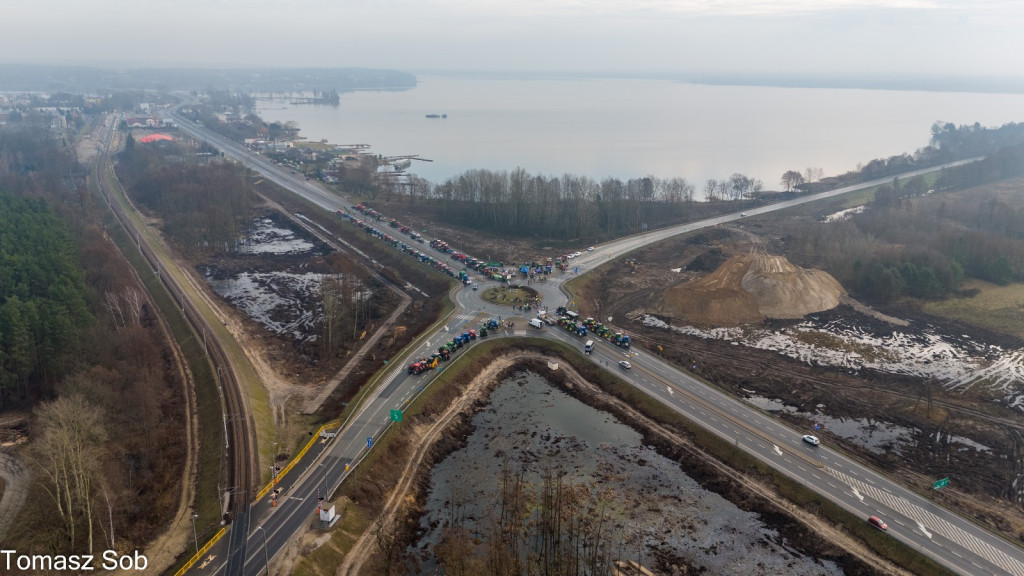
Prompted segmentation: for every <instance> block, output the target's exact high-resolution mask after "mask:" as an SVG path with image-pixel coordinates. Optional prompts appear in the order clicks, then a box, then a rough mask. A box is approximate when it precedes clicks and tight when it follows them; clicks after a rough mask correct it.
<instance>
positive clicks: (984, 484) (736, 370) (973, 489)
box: [236, 208, 1024, 559]
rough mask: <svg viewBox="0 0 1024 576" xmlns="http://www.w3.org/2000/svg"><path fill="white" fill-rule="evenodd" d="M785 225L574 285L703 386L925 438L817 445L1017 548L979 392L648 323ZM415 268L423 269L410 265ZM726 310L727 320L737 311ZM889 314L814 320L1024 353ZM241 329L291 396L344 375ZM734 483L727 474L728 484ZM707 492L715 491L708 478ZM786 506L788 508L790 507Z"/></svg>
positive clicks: (713, 236) (1011, 421)
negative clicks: (671, 298)
mask: <svg viewBox="0 0 1024 576" xmlns="http://www.w3.org/2000/svg"><path fill="white" fill-rule="evenodd" d="M291 210H292V211H295V210H296V209H295V208H291ZM395 216H397V217H399V218H400V219H403V221H405V219H407V218H408V216H406V217H403V216H402V214H400V213H396V214H395ZM337 225H339V226H340V225H341V224H340V223H338V224H337ZM784 226H785V222H783V221H781V220H780V221H779V222H778V223H776V224H774V225H772V226H771V227H769V226H766V225H761V226H754V227H752V226H750V225H749V224H747V225H746V227H745V228H744V229H729V228H715V229H711V230H707V231H704V232H701V233H698V234H696V235H694V236H690V237H680V238H677V239H674V240H671V241H667V242H663V243H660V244H658V245H656V246H652V247H649V248H646V249H643V250H641V251H638V252H636V253H633V254H630V255H628V257H629V258H631V259H633V262H634V263H633V264H626V263H624V261H623V260H621V259H620V260H617V261H613V262H612V263H610V264H608V265H606V266H605V267H603V268H602V269H600V270H598V271H597V272H595V273H594V274H593V275H591V276H589V277H587V278H584V281H582V282H580V283H579V284H578V285H577V286H575V288H574V289H575V290H576V297H577V302H578V304H579V307H580V311H581V312H582V313H583V315H593V316H595V317H598V318H601V319H602V320H603V319H605V318H607V317H611V318H612V321H611V324H612V325H613V326H615V327H617V328H619V329H622V330H624V331H626V332H628V333H629V334H631V335H633V336H634V346H637V347H642V348H645V349H647V350H651V351H656V352H657V353H660V354H661V355H663V356H664V357H666V358H668V359H671V360H673V361H674V362H676V363H677V364H678V365H679V366H684V367H691V366H694V365H696V372H697V373H698V374H699V375H700V376H702V377H704V378H705V379H707V380H708V381H710V382H712V383H713V384H715V385H717V386H719V387H721V388H723V389H725V390H729V391H730V392H732V393H734V394H736V395H737V396H751V395H757V396H762V397H765V398H769V399H773V400H777V401H779V402H781V403H782V404H785V405H787V406H794V407H815V408H818V407H820V408H821V409H825V410H827V411H828V413H829V416H831V417H833V418H851V419H858V418H867V419H869V420H870V419H874V420H878V421H885V422H891V423H896V424H899V425H901V426H904V427H906V428H908V429H911V430H914V431H916V435H915V442H914V443H912V444H909V445H904V446H902V447H901V450H900V451H899V452H898V453H882V454H879V453H877V452H874V451H872V450H869V449H866V448H864V447H862V446H860V445H858V444H856V443H853V442H848V441H846V440H844V439H842V438H840V437H838V436H836V435H833V434H831V433H830V432H829V431H828V430H824V431H822V432H821V433H820V434H819V435H820V436H822V438H823V441H824V442H827V443H829V444H830V445H834V446H837V447H841V448H843V449H844V450H846V451H847V452H850V453H852V454H855V455H857V456H860V457H861V458H863V459H864V460H866V461H868V462H871V463H872V464H874V465H876V466H878V467H879V468H882V469H885V470H886V471H888V472H890V473H892V474H893V475H895V476H898V477H900V478H902V479H904V481H906V482H907V483H908V484H909V485H911V486H913V487H915V488H918V489H920V490H921V491H922V492H926V491H928V489H930V487H931V483H932V481H933V480H934V479H935V477H936V474H941V475H942V476H950V477H951V478H954V479H963V480H962V481H956V482H954V485H952V486H951V487H950V488H951V489H949V490H944V491H942V492H936V493H934V494H932V497H933V498H935V499H937V500H938V501H940V502H942V503H943V504H945V505H947V506H950V507H953V508H955V509H958V510H961V511H962V512H964V513H965V514H966V515H968V516H971V517H973V518H977V519H978V520H979V521H982V522H985V523H986V524H988V525H990V526H992V527H993V528H994V529H996V530H999V531H1000V532H1002V533H1003V534H1005V535H1006V536H1007V537H1009V538H1012V539H1018V540H1020V539H1022V538H1024V513H1022V511H1021V507H1020V503H1019V501H1018V500H1017V499H1016V495H1015V494H1013V493H1012V490H1011V484H1012V482H1013V479H1014V478H1015V477H1017V476H1020V475H1021V472H1022V471H1021V470H1020V467H1021V466H1022V464H1021V462H1022V461H1024V439H1022V437H1021V432H1020V419H1019V415H1015V414H1014V413H1013V412H1012V411H1008V410H1005V409H1002V408H1000V407H999V406H995V405H993V404H992V403H991V402H990V401H988V399H987V398H986V397H984V395H982V394H980V393H979V392H978V391H972V392H969V393H948V392H946V391H945V390H943V388H942V387H941V386H925V385H923V383H922V380H921V379H920V378H915V377H911V376H905V375H894V374H886V373H881V372H876V371H871V370H863V371H859V372H857V373H855V374H852V373H850V372H849V371H848V370H843V369H837V368H834V367H825V366H817V365H812V364H808V363H806V362H800V361H797V360H794V359H792V358H789V357H786V356H783V355H780V354H779V353H777V352H771V351H767V350H759V349H755V348H751V347H747V346H738V345H736V344H734V343H733V342H732V341H729V340H721V339H709V338H703V337H698V336H687V335H684V334H679V333H675V332H672V331H669V330H666V329H664V328H658V327H653V326H646V325H644V324H643V322H642V319H643V317H644V315H645V314H646V313H649V312H651V311H654V309H655V308H656V307H657V306H658V304H659V302H660V301H661V300H660V299H661V298H662V292H663V291H664V289H665V288H666V287H669V286H676V285H679V284H680V283H682V282H684V281H686V280H697V279H699V278H702V277H704V276H706V275H708V274H709V273H711V272H713V271H714V270H716V269H717V268H718V267H719V265H721V264H722V263H724V262H726V261H727V260H728V259H729V258H730V257H732V256H735V255H743V254H751V253H752V252H753V251H755V250H764V251H766V252H767V253H771V252H772V251H773V249H776V248H779V246H778V244H777V243H776V242H775V241H774V240H773V239H774V238H779V237H780V236H781V233H782V230H784ZM431 235H432V236H434V237H437V238H440V239H445V240H448V241H449V243H452V244H453V246H454V247H456V248H457V249H458V246H457V245H456V244H454V243H453V242H452V239H453V238H456V237H458V238H459V239H460V240H461V242H462V243H463V245H465V246H472V247H473V249H472V250H471V253H473V254H483V253H487V254H488V255H489V256H490V257H491V258H492V259H496V258H501V259H502V260H503V261H504V262H506V263H509V262H526V261H531V260H536V259H538V258H544V257H547V256H550V255H557V253H558V252H560V250H556V249H554V248H551V247H547V246H543V245H537V244H536V243H532V242H529V241H522V240H515V239H511V240H510V239H502V238H493V237H487V236H486V235H482V234H474V233H472V232H470V231H466V230H459V231H455V230H450V229H445V228H443V227H440V226H437V225H434V226H432V227H431ZM456 235H457V236H456ZM583 249H585V248H583ZM409 265H410V266H416V265H417V263H415V262H413V261H412V260H411V259H410V260H409ZM392 274H394V275H395V276H396V277H397V278H399V279H401V278H402V275H403V271H402V269H401V267H397V266H396V267H392ZM434 293H435V294H437V293H439V291H436V290H435V292H434ZM414 296H415V295H414ZM310 297H312V296H310ZM846 301H847V302H849V301H848V300H846ZM853 304H856V303H853ZM725 310H726V311H728V307H726V308H725ZM662 312H664V311H663V310H662ZM882 312H884V313H886V314H888V315H889V316H886V314H883V313H882ZM882 312H875V311H873V310H872V309H870V308H868V307H864V306H861V305H859V304H857V307H856V308H854V307H851V306H848V305H844V306H840V307H839V308H837V309H834V310H832V311H829V312H823V313H819V314H817V315H816V316H817V317H818V318H819V321H820V322H827V321H828V320H829V319H832V318H838V317H842V318H844V319H845V321H847V322H855V323H857V324H858V325H860V326H862V327H863V329H865V330H869V331H876V332H884V331H886V330H889V329H890V328H891V327H892V326H893V325H894V324H892V323H890V322H889V321H887V320H888V319H890V317H894V318H897V319H900V320H907V319H909V320H911V326H913V325H923V324H925V323H926V324H928V325H930V326H933V327H934V326H936V325H938V326H940V327H941V328H942V329H944V330H945V331H946V332H949V333H956V334H971V335H972V336H973V337H975V338H976V339H978V340H979V341H985V342H990V343H993V344H998V345H1002V346H1005V347H1017V348H1019V347H1020V346H1021V343H1020V342H1019V341H1017V340H1016V339H1014V338H1012V337H1009V336H1004V335H1001V334H998V333H993V332H988V331H985V330H982V329H978V328H974V327H971V326H966V325H959V324H953V323H950V322H947V321H943V320H941V319H938V318H934V317H930V316H929V317H923V316H922V315H921V314H920V313H908V312H907V311H905V310H884V311H882ZM236 313H238V312H236ZM239 314H240V313H239ZM436 314H437V309H436V308H435V307H433V306H431V305H430V304H429V302H428V299H424V298H422V297H415V298H414V300H413V304H412V305H411V306H410V307H409V310H408V311H407V312H404V313H403V314H402V315H401V317H400V318H399V320H398V322H397V324H396V325H395V326H381V325H375V326H374V327H373V329H374V330H383V331H384V332H385V334H386V335H387V337H386V338H385V341H386V342H388V345H387V346H386V347H385V348H386V349H385V348H380V346H381V345H378V348H377V349H375V350H374V351H372V352H371V353H370V354H368V355H367V356H366V358H365V359H364V360H363V361H362V362H361V363H360V367H359V368H358V369H357V370H355V371H353V373H352V375H351V380H350V382H351V383H352V385H354V384H356V383H357V382H359V381H360V380H365V378H366V377H367V376H368V375H369V374H372V373H373V372H375V371H376V370H377V369H378V368H379V366H380V363H381V362H382V361H383V360H384V359H386V358H387V357H388V356H389V353H390V352H392V351H394V350H395V349H397V348H400V347H401V345H402V344H403V343H404V342H407V341H408V339H409V338H411V337H412V336H413V335H414V333H415V332H416V331H417V330H419V329H423V328H425V327H426V326H427V325H429V323H430V322H431V321H432V319H433V318H435V317H436ZM717 321H720V322H723V323H725V324H730V325H733V324H735V323H737V322H739V321H742V319H739V318H728V317H724V318H717ZM240 322H241V324H243V325H244V330H245V332H246V333H247V334H249V338H248V340H247V341H248V343H249V345H250V346H254V347H256V348H258V350H256V351H255V355H257V356H262V357H264V358H266V360H267V363H268V364H273V365H274V366H275V369H274V371H275V372H276V373H277V374H279V375H282V376H286V378H285V380H286V381H289V386H287V388H288V389H289V391H291V392H293V393H294V392H295V391H296V390H298V388H292V386H297V387H305V388H306V392H305V393H301V395H302V396H306V395H308V394H312V393H315V389H316V387H317V386H319V385H322V384H323V383H324V382H326V381H327V380H328V379H329V378H330V377H331V375H332V374H334V373H335V371H336V370H337V365H334V366H332V367H328V366H321V365H314V364H311V362H310V360H309V357H308V356H306V355H302V354H296V353H295V352H296V345H295V343H294V341H291V340H289V339H288V338H286V337H284V336H281V335H276V334H272V333H270V332H268V331H267V330H266V329H265V328H264V327H263V326H262V325H260V324H258V323H256V322H255V321H253V320H251V319H249V318H246V317H245V315H244V314H240ZM797 322H800V320H793V319H790V320H771V319H767V320H760V321H758V323H759V326H760V327H762V328H768V329H773V328H785V327H788V326H792V325H794V324H795V323H797ZM659 347H660V348H659ZM352 391H353V388H352V387H350V386H344V387H342V388H340V389H339V393H338V394H336V395H335V396H334V397H332V398H331V399H330V400H329V402H328V403H327V405H325V407H324V409H323V410H322V413H321V414H322V417H323V419H327V418H329V417H331V416H333V415H334V414H337V413H338V412H340V410H341V409H342V406H343V403H344V401H345V400H346V399H347V396H348V395H350V394H351V392H352ZM293 397H294V396H293ZM801 414H802V413H801V412H800V411H793V412H783V413H782V417H783V418H786V419H788V420H791V421H792V422H793V423H794V424H796V425H798V426H810V425H812V424H813V422H810V421H807V420H806V418H805V417H804V416H801ZM938 431H942V432H943V433H945V434H946V435H947V436H948V435H955V436H957V437H966V438H970V439H971V440H973V441H975V442H977V443H979V444H983V445H984V446H987V447H989V449H990V452H988V453H986V452H981V451H975V450H967V451H961V450H959V448H958V446H957V445H955V444H951V443H950V442H949V441H944V442H941V441H930V440H929V439H930V438H934V437H936V436H937V434H936V433H937V432H938ZM293 432H294V433H301V431H299V430H294V431H293ZM439 434H440V432H437V433H436V434H425V435H423V436H422V437H417V438H415V439H410V440H412V441H414V442H415V443H416V444H417V446H420V447H425V446H428V445H430V444H431V443H432V442H434V441H435V440H436V439H437V438H438V437H439V436H438V435H439ZM282 456H283V454H282ZM725 476H726V475H725V474H723V478H724V477H725ZM709 483H711V484H714V482H711V481H710V480H709ZM779 505H780V506H785V503H782V502H780V503H779ZM309 545H310V542H308V541H307V542H306V543H305V544H304V545H300V546H299V547H298V548H297V549H296V550H294V551H293V556H292V558H293V559H294V558H296V556H299V555H302V552H301V550H302V549H303V548H305V549H307V550H308V548H306V547H307V546H309Z"/></svg>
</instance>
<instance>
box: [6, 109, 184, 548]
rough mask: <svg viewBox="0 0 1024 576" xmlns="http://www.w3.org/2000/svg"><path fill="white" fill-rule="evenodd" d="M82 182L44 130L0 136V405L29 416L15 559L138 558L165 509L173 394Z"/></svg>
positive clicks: (159, 349) (179, 422) (137, 294)
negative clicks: (107, 554)
mask: <svg viewBox="0 0 1024 576" xmlns="http://www.w3.org/2000/svg"><path fill="white" fill-rule="evenodd" d="M85 175H86V171H85V170H84V168H83V167H82V166H80V165H78V163H77V161H76V160H75V157H74V154H73V152H72V149H71V148H70V147H68V146H65V145H64V140H63V138H62V137H61V136H60V135H55V134H54V133H53V132H52V131H51V130H50V126H49V124H48V123H46V124H43V123H35V122H33V121H31V120H28V121H25V122H21V123H16V124H14V125H7V126H3V127H0V309H2V311H0V340H2V341H3V345H2V346H0V347H2V352H0V357H2V358H0V365H2V368H0V380H2V381H3V382H5V385H3V386H0V398H2V401H3V408H11V407H15V406H16V407H18V408H21V409H24V410H26V411H27V410H33V419H32V426H31V437H30V442H29V443H28V444H27V445H25V446H22V447H20V448H17V449H16V450H17V452H16V454H17V456H18V457H20V458H22V459H23V461H25V462H27V463H29V465H30V466H31V467H32V476H33V478H34V479H35V481H34V482H32V483H31V484H30V485H29V487H28V491H29V494H28V498H27V500H26V504H25V507H24V508H23V509H22V510H21V512H20V514H19V516H18V517H17V520H16V522H15V523H14V524H13V525H12V526H11V528H10V529H9V531H8V533H7V534H5V537H4V542H5V544H8V545H10V547H11V548H15V549H18V550H20V551H22V552H25V553H37V554H38V553H42V554H45V553H50V554H52V553H54V552H60V553H62V554H71V553H87V552H90V551H91V552H95V551H97V550H100V549H106V548H116V549H119V550H122V549H130V548H132V547H136V548H141V547H142V546H144V545H145V543H146V542H147V541H149V540H150V539H151V538H152V537H153V536H154V535H155V533H156V531H157V530H159V529H161V528H162V527H163V526H165V525H166V522H167V521H168V519H169V514H170V512H172V511H173V510H174V509H175V505H176V504H177V496H178V493H179V488H180V486H179V481H180V479H181V477H182V476H181V472H182V466H183V462H184V459H185V450H186V446H185V438H184V426H185V417H184V401H185V399H184V395H183V394H182V386H181V383H180V382H179V381H177V380H176V379H175V376H174V374H175V372H174V371H173V370H169V366H168V365H167V363H166V360H167V358H169V357H170V354H169V352H168V350H167V347H166V342H164V341H163V339H162V338H163V336H162V333H161V331H160V329H159V327H158V326H157V325H156V323H155V320H154V315H153V311H152V310H151V309H150V307H149V304H148V300H147V299H146V298H145V296H144V289H143V288H142V286H141V285H139V284H138V280H137V278H136V276H135V275H134V273H133V271H132V270H131V267H130V266H129V265H128V264H127V262H126V261H125V260H124V258H123V257H122V256H121V255H120V253H119V252H118V250H117V248H116V246H115V245H114V244H113V242H112V241H111V239H110V236H109V235H108V232H109V231H108V230H107V229H106V228H105V226H104V223H103V218H102V211H101V210H100V209H99V207H98V205H97V199H96V198H94V197H93V196H92V195H91V194H90V193H89V190H88V188H87V187H86V186H85V181H84V178H85Z"/></svg>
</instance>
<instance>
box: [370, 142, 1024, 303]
mask: <svg viewBox="0 0 1024 576" xmlns="http://www.w3.org/2000/svg"><path fill="white" fill-rule="evenodd" d="M931 140H932V144H931V145H930V146H928V147H926V148H922V149H920V150H918V151H916V152H915V153H914V154H912V155H911V154H901V155H897V156H892V157H890V158H887V159H876V160H872V161H870V162H868V163H867V164H865V165H863V166H861V167H860V168H859V169H858V170H856V171H854V172H849V173H847V174H843V175H840V176H834V177H829V178H823V177H822V174H821V171H820V169H814V168H809V169H808V170H807V175H806V176H804V175H803V174H801V173H799V172H796V171H787V172H786V173H785V174H783V176H782V180H781V182H782V185H783V186H784V187H785V188H786V192H783V193H768V192H766V191H765V189H764V184H763V183H762V182H761V181H759V180H757V179H754V178H750V177H748V176H745V175H743V174H739V173H736V174H733V175H732V176H730V177H729V178H725V179H711V180H708V181H707V182H705V183H703V184H702V185H701V186H700V190H699V191H700V193H701V194H700V195H702V196H703V199H704V200H706V203H695V202H694V199H695V197H696V196H697V195H698V194H697V187H696V186H695V185H694V184H692V183H690V182H688V181H687V180H686V179H684V178H678V177H677V178H669V179H662V178H657V177H654V176H647V177H643V178H634V179H629V180H625V181H623V180H619V179H616V178H606V179H604V180H601V181H596V180H593V179H591V178H587V177H585V176H574V175H568V174H567V175H564V176H562V177H546V176H541V175H532V174H529V173H527V172H526V171H524V170H522V169H516V170H512V171H510V172H508V171H488V170H469V171H467V172H464V173H463V174H460V175H459V176H456V177H453V178H449V179H447V180H445V181H444V182H441V183H438V184H432V183H430V182H427V181H424V180H421V179H417V178H411V179H410V183H409V185H408V186H406V187H405V189H404V194H405V196H406V199H407V200H408V201H411V202H414V201H416V200H417V199H418V198H420V199H428V200H430V202H429V203H428V204H427V205H428V207H429V208H430V209H431V210H432V217H437V218H438V219H439V220H441V221H443V222H445V223H447V224H449V225H456V226H465V227H470V228H476V229H478V230H487V231H491V232H495V233H498V234H512V235H517V236H538V237H543V238H550V239H556V240H573V239H604V238H613V237H617V236H622V235H626V234H635V233H637V232H642V231H644V230H647V229H652V228H659V227H663V226H668V225H672V224H678V223H680V222H685V221H688V220H693V219H696V218H698V217H701V216H703V215H705V214H707V210H708V209H709V208H711V207H709V206H706V205H705V206H701V207H699V208H698V206H697V205H698V204H714V203H718V202H724V201H731V202H747V203H750V202H754V203H759V202H765V201H770V200H775V199H782V198H786V197H792V196H794V195H796V194H801V193H813V192H818V191H822V190H830V189H834V188H836V187H840V186H847V185H851V184H856V183H860V182H865V181H868V180H873V179H877V178H884V177H887V176H893V175H896V174H901V173H904V172H907V171H911V170H915V169H919V168H926V167H929V166H935V165H938V164H941V163H944V162H949V161H952V160H958V159H962V158H970V157H974V156H982V155H989V158H988V159H987V160H986V161H985V162H983V163H980V164H972V165H970V168H966V167H965V168H964V171H963V172H960V171H954V170H951V171H947V172H948V173H947V175H945V176H944V180H942V181H941V182H940V184H941V185H943V186H947V187H949V186H955V185H960V184H957V183H956V182H954V180H953V179H954V178H961V179H965V180H966V181H970V182H972V183H978V182H980V178H987V179H988V180H987V181H991V180H992V179H996V178H1005V177H1007V176H1010V175H1013V171H1014V170H1021V168H1020V167H1021V166H1022V165H1024V164H1022V163H1020V162H1017V158H1018V156H1019V154H1020V153H1016V154H1017V155H1015V153H1014V152H1013V150H1015V149H1016V148H1013V147H1015V146H1020V145H1021V144H1022V143H1024V124H1012V123H1011V124H1006V125H1004V126H1001V127H999V128H984V127H982V126H980V125H978V124H974V125H970V126H955V125H953V124H950V123H942V122H937V123H936V124H935V125H934V126H933V127H932V137H931ZM974 171H981V172H983V175H982V176H977V175H974ZM968 173H969V174H971V175H970V176H968V175H967V174H968ZM920 182H921V181H918V180H912V181H910V182H908V183H907V184H908V185H909V186H910V187H909V188H906V189H904V188H903V187H901V188H900V191H899V193H900V194H903V195H915V194H919V193H923V192H925V191H926V190H924V189H919V188H920ZM386 192H390V191H386ZM893 192H895V191H893ZM885 194H886V192H883V193H882V196H883V197H884V196H885ZM388 199H389V200H392V199H391V198H388ZM435 205H436V208H435ZM743 207H744V204H735V205H731V206H730V207H729V208H725V209H723V208H717V210H718V211H719V212H720V211H722V210H730V211H733V210H740V209H743ZM908 273H909V271H908ZM922 282H925V283H927V282H926V281H924V280H923V281H922Z"/></svg>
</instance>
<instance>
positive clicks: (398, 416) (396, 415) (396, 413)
mask: <svg viewBox="0 0 1024 576" xmlns="http://www.w3.org/2000/svg"><path fill="white" fill-rule="evenodd" d="M391 421H392V422H401V421H402V411H401V410H392V411H391Z"/></svg>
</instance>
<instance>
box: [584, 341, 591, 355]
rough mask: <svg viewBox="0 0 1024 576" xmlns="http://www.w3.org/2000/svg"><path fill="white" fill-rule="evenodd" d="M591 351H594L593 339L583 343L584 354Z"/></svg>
mask: <svg viewBox="0 0 1024 576" xmlns="http://www.w3.org/2000/svg"><path fill="white" fill-rule="evenodd" d="M593 351H594V341H593V340H587V343H586V344H584V345H583V352H584V353H586V354H590V353H591V352H593Z"/></svg>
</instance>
